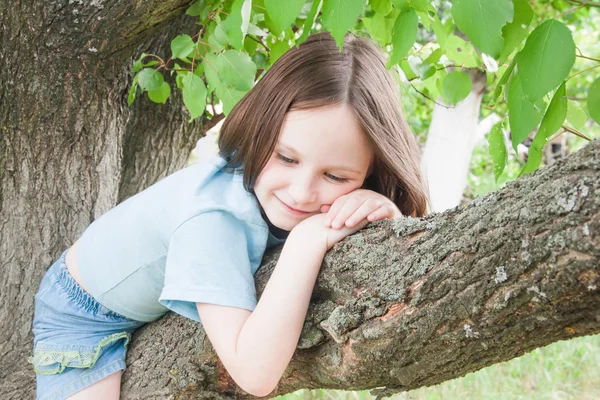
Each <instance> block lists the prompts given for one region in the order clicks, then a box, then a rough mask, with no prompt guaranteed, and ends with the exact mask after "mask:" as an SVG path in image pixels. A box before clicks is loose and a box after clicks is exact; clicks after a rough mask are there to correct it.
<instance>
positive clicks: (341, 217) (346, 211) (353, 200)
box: [331, 196, 364, 229]
mask: <svg viewBox="0 0 600 400" xmlns="http://www.w3.org/2000/svg"><path fill="white" fill-rule="evenodd" d="M363 201H364V200H363V199H360V198H358V197H356V196H352V197H350V198H349V199H348V200H347V201H346V202H345V203H344V205H343V206H342V208H341V209H340V210H339V211H338V213H337V215H336V216H335V218H334V219H333V221H332V222H331V227H332V228H334V229H339V228H341V227H342V226H344V225H345V224H346V220H347V219H348V217H350V216H351V215H352V214H354V212H355V211H356V210H357V209H358V208H359V207H360V206H361V205H362V204H363Z"/></svg>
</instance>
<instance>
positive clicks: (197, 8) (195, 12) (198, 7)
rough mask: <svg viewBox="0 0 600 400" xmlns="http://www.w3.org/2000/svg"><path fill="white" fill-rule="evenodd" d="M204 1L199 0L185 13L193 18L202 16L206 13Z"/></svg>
mask: <svg viewBox="0 0 600 400" xmlns="http://www.w3.org/2000/svg"><path fill="white" fill-rule="evenodd" d="M204 7H205V4H204V0H197V1H195V2H194V3H192V5H191V6H189V7H188V9H187V10H186V11H185V13H186V14H187V15H189V16H191V17H197V16H199V15H202V12H203V11H204Z"/></svg>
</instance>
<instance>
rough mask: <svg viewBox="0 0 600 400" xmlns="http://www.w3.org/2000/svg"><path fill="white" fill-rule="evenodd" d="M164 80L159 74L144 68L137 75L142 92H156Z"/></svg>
mask: <svg viewBox="0 0 600 400" xmlns="http://www.w3.org/2000/svg"><path fill="white" fill-rule="evenodd" d="M164 81H165V78H164V77H163V76H162V74H161V73H160V72H158V71H157V70H155V69H152V68H144V69H143V70H141V71H140V72H139V74H138V83H139V84H140V87H141V88H142V90H147V91H150V90H156V89H158V88H160V87H161V86H162V84H163V82H164Z"/></svg>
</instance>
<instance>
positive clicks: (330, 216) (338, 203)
mask: <svg viewBox="0 0 600 400" xmlns="http://www.w3.org/2000/svg"><path fill="white" fill-rule="evenodd" d="M347 200H348V196H340V197H338V198H337V199H335V201H334V202H333V204H332V205H331V206H330V207H329V211H327V215H326V216H325V226H326V227H328V228H330V227H332V225H331V224H332V222H333V220H334V219H335V217H336V215H337V213H338V212H339V211H340V209H341V208H342V207H343V206H344V204H345V203H346V201H347Z"/></svg>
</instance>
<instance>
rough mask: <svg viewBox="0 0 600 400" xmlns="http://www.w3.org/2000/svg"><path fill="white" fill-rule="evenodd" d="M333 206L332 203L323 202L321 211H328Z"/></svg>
mask: <svg viewBox="0 0 600 400" xmlns="http://www.w3.org/2000/svg"><path fill="white" fill-rule="evenodd" d="M330 208H331V204H323V205H322V206H321V213H326V212H327V211H329V209H330Z"/></svg>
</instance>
